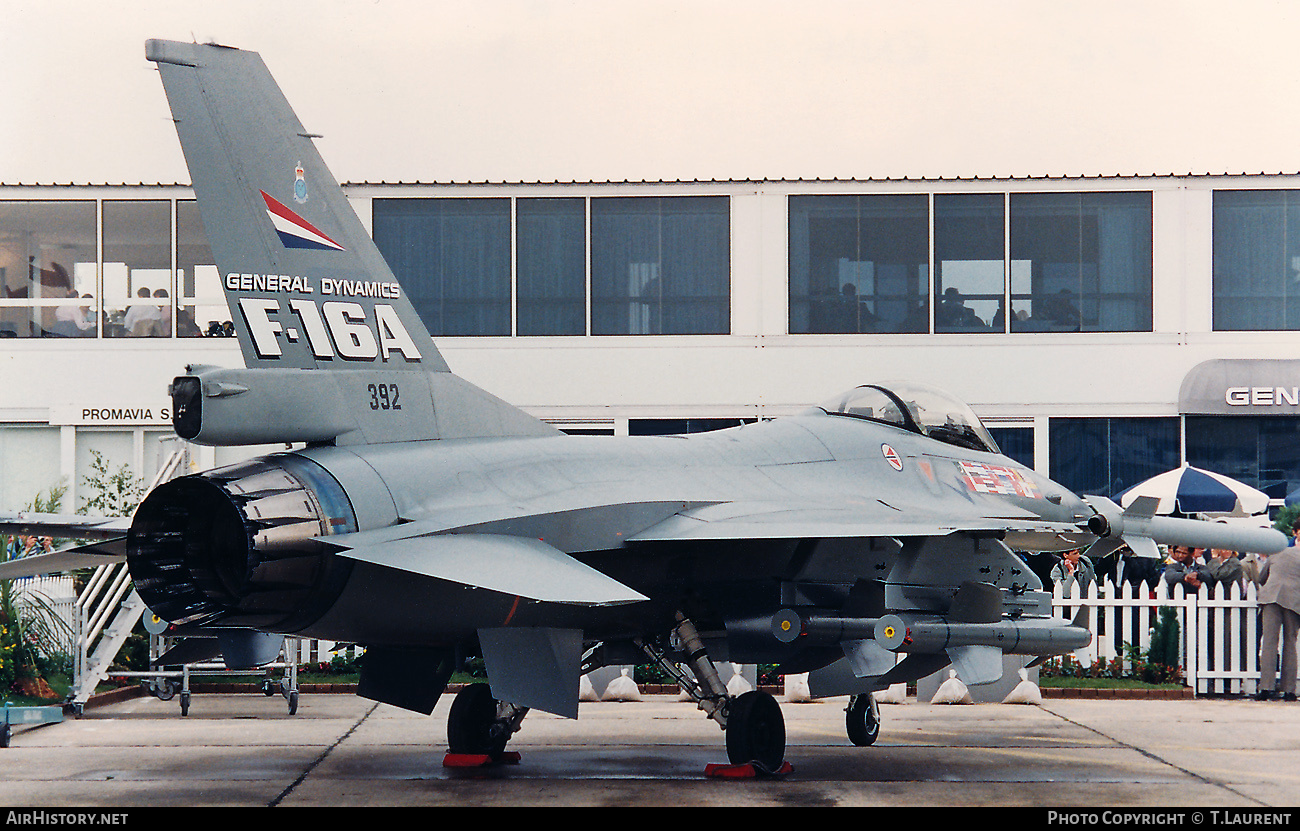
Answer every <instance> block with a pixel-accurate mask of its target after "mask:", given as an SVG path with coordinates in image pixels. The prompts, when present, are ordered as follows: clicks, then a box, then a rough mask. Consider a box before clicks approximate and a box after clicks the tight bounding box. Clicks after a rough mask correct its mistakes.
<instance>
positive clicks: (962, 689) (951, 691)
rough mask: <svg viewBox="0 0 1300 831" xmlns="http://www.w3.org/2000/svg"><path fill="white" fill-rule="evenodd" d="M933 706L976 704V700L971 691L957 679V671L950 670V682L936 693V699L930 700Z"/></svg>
mask: <svg viewBox="0 0 1300 831" xmlns="http://www.w3.org/2000/svg"><path fill="white" fill-rule="evenodd" d="M930 703H931V704H974V703H975V699H973V698H971V695H970V690H968V689H966V685H965V684H963V683H962V682H961V679H960V678H958V677H957V670H955V669H950V670H948V680H947V681H944V682H943V683H942V684H940V685H939V689H938V690H937V691H936V692H935V694H934V698H932V699H930Z"/></svg>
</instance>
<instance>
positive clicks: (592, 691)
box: [578, 675, 600, 701]
mask: <svg viewBox="0 0 1300 831" xmlns="http://www.w3.org/2000/svg"><path fill="white" fill-rule="evenodd" d="M578 700H579V701H599V700H600V696H598V695H596V688H595V687H593V686H592V685H591V679H590V678H588V677H587V676H585V675H584V676H582V678H581V679H579V681H578Z"/></svg>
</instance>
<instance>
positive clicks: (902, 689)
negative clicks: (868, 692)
mask: <svg viewBox="0 0 1300 831" xmlns="http://www.w3.org/2000/svg"><path fill="white" fill-rule="evenodd" d="M872 695H874V696H875V697H876V703H877V704H906V703H907V684H891V685H890V686H888V687H886V688H885V689H883V690H879V691H877V692H875V693H872Z"/></svg>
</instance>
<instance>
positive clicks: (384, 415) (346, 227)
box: [145, 40, 558, 444]
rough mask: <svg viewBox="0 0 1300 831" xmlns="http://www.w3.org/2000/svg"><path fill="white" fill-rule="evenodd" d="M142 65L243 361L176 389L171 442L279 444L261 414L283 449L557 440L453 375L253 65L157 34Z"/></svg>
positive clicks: (285, 107)
mask: <svg viewBox="0 0 1300 831" xmlns="http://www.w3.org/2000/svg"><path fill="white" fill-rule="evenodd" d="M145 56H146V57H147V58H148V59H149V60H150V61H153V62H154V63H156V64H157V65H158V70H159V73H160V75H161V76H162V82H163V88H164V89H165V90H166V92H167V100H168V103H169V104H170V105H171V110H172V117H173V119H174V120H175V122H176V132H177V134H178V135H179V137H180V141H181V149H182V150H183V151H184V153H185V162H186V164H187V165H188V166H189V170H190V177H191V179H192V181H193V184H194V194H195V196H196V197H197V199H198V204H199V215H200V216H201V217H202V219H203V227H204V229H205V230H206V231H207V235H208V242H209V244H210V245H211V247H212V256H213V259H214V261H215V262H216V265H217V269H218V272H219V273H220V275H221V281H222V286H223V289H224V291H225V295H226V302H227V303H228V304H229V306H230V313H231V319H232V320H233V322H234V324H235V330H236V335H237V336H238V337H239V341H240V347H241V349H242V351H243V355H244V362H245V365H246V366H247V367H248V369H246V370H217V369H211V368H208V369H204V370H201V371H196V373H195V374H196V375H197V376H201V377H193V378H189V379H179V380H185V383H181V384H173V395H178V394H179V395H181V396H182V398H184V402H182V404H184V406H182V404H175V405H174V406H175V410H176V413H177V417H178V418H181V417H182V414H185V415H184V418H182V421H183V422H184V423H179V422H178V423H177V424H176V428H177V432H178V433H181V434H182V435H186V436H187V437H191V436H192V437H194V440H195V441H199V442H200V443H210V444H218V443H220V444H249V443H259V442H263V441H270V440H274V436H273V438H271V439H268V438H266V437H265V436H263V435H261V433H259V432H258V431H257V430H252V429H250V428H249V427H248V426H247V425H249V424H252V423H256V422H259V421H260V422H264V423H265V424H267V425H268V429H271V430H272V432H273V433H275V434H276V435H278V434H279V433H283V434H284V436H288V435H295V436H298V437H299V438H298V439H287V438H285V439H284V440H318V441H319V440H324V438H322V437H334V439H333V440H337V441H338V442H339V443H347V444H354V443H375V442H392V441H414V440H422V439H438V438H468V437H485V436H531V435H554V434H556V433H557V432H558V431H557V430H555V428H553V427H551V426H550V425H548V424H544V423H543V422H541V421H538V420H537V419H535V418H533V417H532V416H530V415H528V414H527V413H524V412H523V411H522V410H519V409H516V408H515V407H512V406H511V405H509V404H507V403H506V402H504V401H501V400H500V399H498V398H495V397H494V396H492V395H490V394H488V393H487V392H484V391H483V390H481V389H478V388H477V387H475V386H473V385H472V384H470V383H469V382H468V381H465V380H464V379H462V378H460V377H458V376H456V375H454V374H453V373H452V372H451V371H450V370H449V369H448V367H447V363H446V362H445V361H444V360H443V358H442V355H441V354H439V352H438V350H437V348H436V347H435V346H434V344H433V339H432V338H430V337H429V332H428V330H427V329H426V328H425V326H424V323H423V321H421V320H420V317H419V315H418V314H417V313H416V310H415V307H414V305H412V303H411V301H410V300H409V299H408V297H407V295H406V293H405V292H404V291H403V290H402V287H401V286H400V285H398V283H397V280H396V278H395V277H394V276H393V273H392V272H391V271H390V270H389V268H388V265H387V264H386V263H385V262H384V259H383V257H382V256H381V255H380V253H379V249H378V248H376V247H375V244H374V242H373V241H372V240H371V239H370V235H369V234H367V233H366V230H365V228H364V227H363V226H362V225H361V222H360V220H359V219H357V215H356V214H355V213H354V212H353V210H352V206H351V205H349V204H348V201H347V197H346V196H344V194H343V190H342V188H340V187H339V185H338V182H336V181H335V180H334V177H333V176H332V175H331V174H330V172H329V170H328V169H327V168H326V167H325V163H324V161H322V160H321V157H320V154H319V153H317V152H316V148H315V146H314V145H313V144H312V141H311V138H312V137H311V135H309V134H308V133H307V132H306V130H304V129H303V126H302V123H301V122H299V120H298V117H297V116H296V115H294V112H293V109H292V108H291V107H290V106H289V102H288V101H286V100H285V97H284V95H283V93H281V92H280V88H279V87H278V86H277V85H276V83H275V80H274V79H273V78H272V77H271V73H270V72H269V71H267V68H266V65H265V64H263V63H262V59H261V57H259V56H258V55H257V54H256V53H253V52H244V51H241V50H238V49H231V48H228V47H224V46H216V45H201V44H197V43H180V42H175V41H162V40H150V41H148V42H147V43H146V45H145ZM268 369H271V370H278V371H276V372H267V371H265V370H268ZM293 370H332V372H328V373H327V374H324V375H316V374H304V373H299V372H294V371H293ZM178 391H179V392H178ZM305 410H309V411H310V412H304V411H305ZM277 431H278V432H277ZM295 431H296V432H295ZM262 432H263V433H264V432H265V430H263V431H262ZM204 436H209V437H210V438H209V439H207V440H205V439H204V438H203V437H204ZM284 436H281V438H284ZM303 436H307V437H315V439H310V438H309V439H303V438H302V437H303ZM254 439H256V441H254Z"/></svg>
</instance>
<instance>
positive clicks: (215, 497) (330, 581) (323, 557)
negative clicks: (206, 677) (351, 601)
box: [127, 454, 356, 632]
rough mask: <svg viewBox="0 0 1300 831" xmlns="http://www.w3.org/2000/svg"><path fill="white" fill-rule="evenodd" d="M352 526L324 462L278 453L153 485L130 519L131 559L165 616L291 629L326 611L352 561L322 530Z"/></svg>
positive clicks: (147, 596)
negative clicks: (331, 547) (329, 546)
mask: <svg viewBox="0 0 1300 831" xmlns="http://www.w3.org/2000/svg"><path fill="white" fill-rule="evenodd" d="M355 530H356V518H355V516H354V514H353V512H352V507H351V504H350V503H349V502H348V499H347V497H346V495H345V494H344V492H343V489H342V488H341V487H340V486H339V484H338V483H337V482H336V481H335V480H334V479H333V477H331V476H330V475H329V474H328V473H327V472H326V471H325V469H324V468H322V467H320V466H319V465H317V464H316V463H315V462H312V461H310V460H308V459H305V458H303V457H301V456H298V455H295V454H277V455H273V456H268V457H264V458H261V459H255V460H253V461H251V462H245V463H241V464H238V465H233V466H230V467H225V468H219V469H217V470H212V471H208V472H206V473H202V474H197V475H194V476H185V477H181V478H179V479H173V480H171V481H170V482H165V483H163V484H162V485H159V486H158V487H157V488H155V489H154V490H153V491H152V492H151V493H150V494H149V496H148V497H146V498H145V500H144V501H143V502H142V503H141V504H140V507H139V508H138V509H137V511H136V514H135V518H134V520H133V521H132V523H131V530H130V532H129V534H128V535H127V562H128V564H129V567H130V569H131V576H132V579H133V580H134V581H135V585H136V589H137V590H138V591H139V593H140V597H141V599H142V600H144V602H145V603H146V604H147V605H148V606H149V608H150V609H151V610H152V611H153V612H154V613H155V614H157V615H158V616H159V617H160V618H163V619H164V620H168V621H171V622H173V623H178V624H186V623H191V624H198V625H204V626H211V625H216V626H222V627H245V628H250V629H266V630H271V631H280V632H292V631H296V630H298V629H301V628H303V627H304V626H306V625H309V624H310V623H311V622H313V621H314V620H315V619H316V618H318V617H319V616H320V615H321V614H323V613H324V611H325V610H326V609H327V608H328V607H329V605H330V604H331V603H332V602H333V600H334V599H335V598H336V597H337V596H338V593H339V592H340V591H341V590H342V586H343V583H344V582H345V581H346V579H347V576H348V574H349V573H350V570H351V566H350V565H349V563H348V562H347V561H346V560H343V559H342V558H338V557H334V556H332V555H331V554H329V553H328V552H327V551H325V549H324V546H322V545H321V544H320V542H319V540H318V538H319V537H322V536H327V535H330V534H342V533H347V532H350V531H355Z"/></svg>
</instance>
